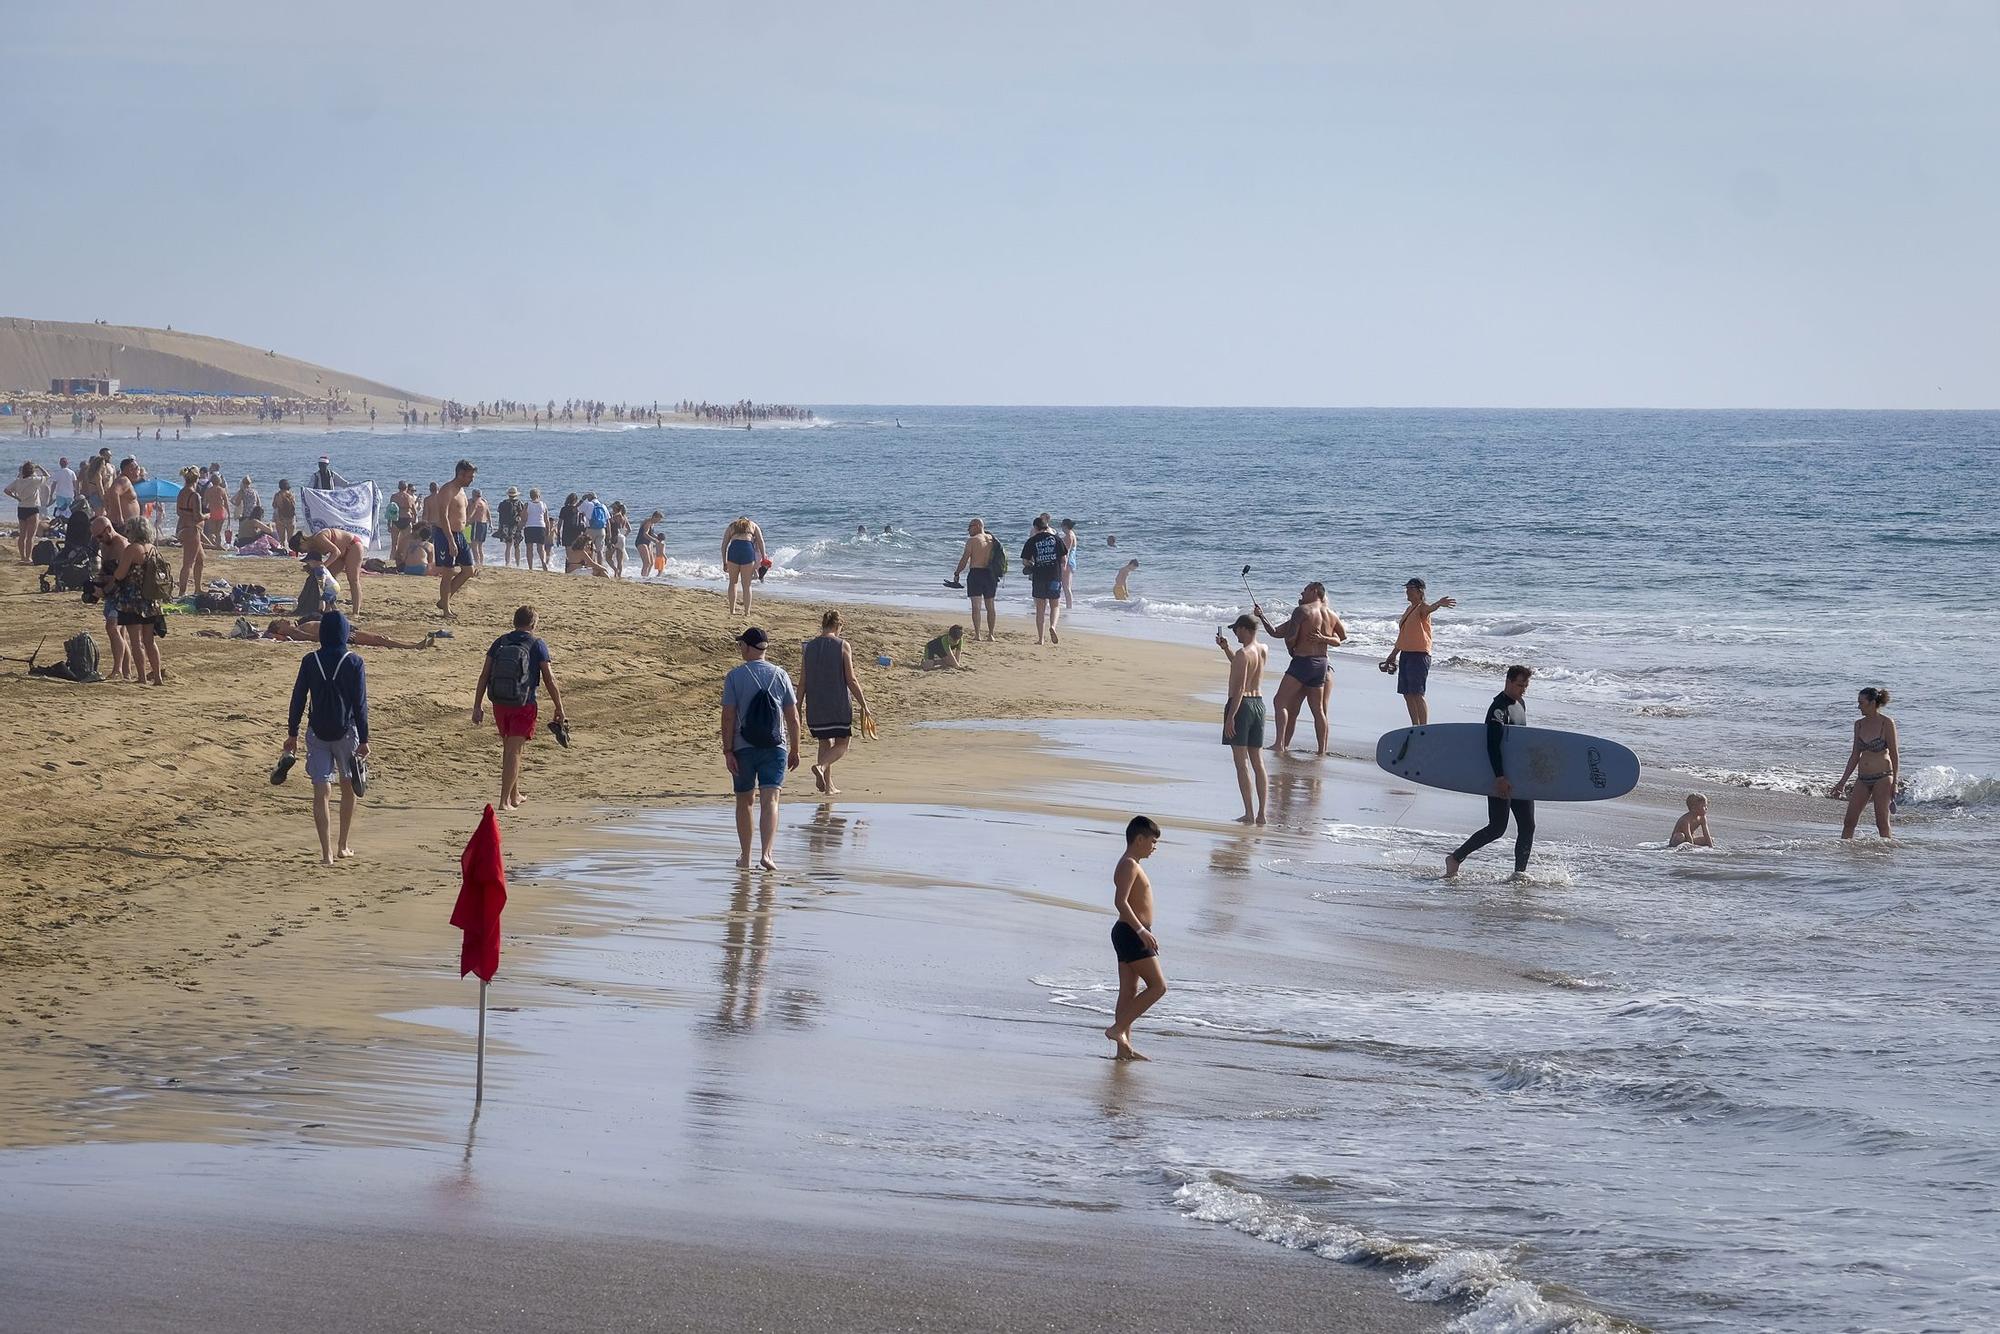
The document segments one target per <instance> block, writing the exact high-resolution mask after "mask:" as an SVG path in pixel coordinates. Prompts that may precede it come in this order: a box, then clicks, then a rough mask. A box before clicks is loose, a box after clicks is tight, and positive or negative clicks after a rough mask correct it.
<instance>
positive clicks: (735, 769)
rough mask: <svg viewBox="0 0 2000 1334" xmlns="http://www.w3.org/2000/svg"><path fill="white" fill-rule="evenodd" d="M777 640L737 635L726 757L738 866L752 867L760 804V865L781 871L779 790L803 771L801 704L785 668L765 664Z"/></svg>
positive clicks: (727, 695) (726, 693) (725, 716)
mask: <svg viewBox="0 0 2000 1334" xmlns="http://www.w3.org/2000/svg"><path fill="white" fill-rule="evenodd" d="M770 642H771V637H770V636H769V635H767V634H765V633H764V632H763V631H762V630H760V629H758V628H757V627H756V626H754V625H753V626H751V627H750V628H749V629H748V630H745V631H744V632H743V633H742V634H740V635H738V636H736V645H737V648H738V649H739V650H740V651H741V652H742V654H743V661H742V663H741V664H739V665H738V666H736V667H733V668H731V669H730V672H729V675H728V676H726V677H724V678H723V681H722V755H723V762H724V763H725V764H727V765H728V766H729V776H730V778H731V780H732V782H733V785H734V786H735V789H736V842H737V844H738V845H739V847H740V849H741V855H740V856H739V857H737V859H736V865H737V866H739V867H741V868H744V869H746V870H747V869H748V868H749V866H750V804H751V802H752V801H753V800H754V801H755V802H756V803H757V806H758V817H759V818H758V833H759V836H760V837H759V840H758V841H759V845H760V847H761V850H762V855H761V856H760V857H759V858H758V860H757V865H758V866H760V867H762V868H763V869H764V870H766V871H775V870H777V869H778V864H777V863H776V862H775V861H773V860H771V843H772V840H774V839H775V838H777V836H778V789H779V788H781V787H782V786H784V782H785V772H786V770H788V769H796V768H798V767H799V736H800V733H801V728H800V726H799V700H798V696H797V694H795V693H794V692H793V690H792V678H791V677H790V676H788V675H786V674H785V669H784V668H782V667H780V666H778V665H777V664H776V663H773V662H766V661H765V660H764V650H765V649H766V648H767V647H769V645H770Z"/></svg>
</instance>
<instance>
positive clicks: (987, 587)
mask: <svg viewBox="0 0 2000 1334" xmlns="http://www.w3.org/2000/svg"><path fill="white" fill-rule="evenodd" d="M965 532H966V538H965V549H964V550H962V551H960V552H959V553H958V566H957V568H955V569H953V570H952V572H951V582H950V584H949V585H948V586H949V587H954V588H955V587H957V586H958V577H959V576H960V575H964V576H965V596H966V597H968V598H970V599H971V600H972V637H973V638H974V639H978V638H980V634H979V617H980V613H982V612H984V613H985V616H986V635H985V637H986V638H987V639H989V640H990V639H992V638H993V599H994V597H995V596H996V595H998V593H999V592H1000V574H999V571H998V570H996V569H994V568H993V566H994V560H995V558H996V557H999V556H1000V555H1001V554H1002V553H1001V551H1000V539H998V538H996V537H994V536H993V534H991V533H989V532H987V531H986V523H985V521H984V520H982V519H974V520H973V521H972V522H971V523H969V524H967V525H966V528H965Z"/></svg>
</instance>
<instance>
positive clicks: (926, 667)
mask: <svg viewBox="0 0 2000 1334" xmlns="http://www.w3.org/2000/svg"><path fill="white" fill-rule="evenodd" d="M964 646H965V627H964V626H962V625H954V626H953V627H951V629H949V630H947V631H945V632H944V633H943V634H941V635H939V636H938V637H937V638H936V639H933V640H932V641H931V642H930V643H928V644H926V645H924V660H923V662H921V663H920V664H918V670H920V671H926V672H934V671H937V670H938V669H939V668H941V667H955V668H957V669H958V670H959V671H969V670H971V669H970V668H968V667H967V666H966V665H965V663H963V662H961V661H960V660H959V656H958V655H959V651H960V650H961V649H962V648H964Z"/></svg>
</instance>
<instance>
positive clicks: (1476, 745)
mask: <svg viewBox="0 0 2000 1334" xmlns="http://www.w3.org/2000/svg"><path fill="white" fill-rule="evenodd" d="M1500 761H1501V763H1502V764H1503V765H1504V766H1505V767H1506V770H1507V777H1508V779H1509V780H1510V781H1511V782H1512V783H1513V785H1514V796H1515V798H1516V799H1518V800H1521V801H1606V800H1609V799H1610V798H1612V797H1622V796H1624V795H1625V794H1626V793H1627V792H1630V791H1631V790H1632V789H1633V788H1634V787H1636V786H1638V783H1639V757H1638V756H1637V755H1634V754H1633V753H1632V752H1631V751H1630V750H1628V749H1626V748H1625V747H1624V746H1621V745H1619V744H1618V743H1617V742H1616V741H1606V740H1605V739H1604V738H1603V737H1595V736H1585V735H1584V734H1583V733H1581V732H1558V731H1554V730H1553V729H1550V728H1546V727H1510V728H1508V729H1506V732H1505V734H1504V737H1503V740H1502V742H1501V750H1500ZM1375 763H1377V764H1379V765H1381V766H1382V767H1383V768H1384V769H1387V770H1388V771H1389V772H1390V773H1392V774H1394V775H1396V777H1398V778H1404V779H1408V780H1409V781H1410V782H1412V783H1422V784H1423V785H1424V786H1426V787H1441V788H1444V789H1445V790H1446V791H1448V792H1468V793H1474V794H1477V795H1479V796H1482V797H1486V796H1491V795H1493V765H1492V762H1491V761H1490V760H1488V759H1487V757H1486V724H1485V723H1431V724H1429V725H1427V726H1424V727H1399V728H1397V729H1396V730H1395V731H1393V732H1385V733H1383V734H1382V739H1381V740H1380V741H1377V742H1376V743H1375Z"/></svg>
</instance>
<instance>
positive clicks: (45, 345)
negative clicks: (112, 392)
mask: <svg viewBox="0 0 2000 1334" xmlns="http://www.w3.org/2000/svg"><path fill="white" fill-rule="evenodd" d="M57 376H62V377H81V376H102V377H105V378H110V379H116V380H118V381H120V382H121V384H122V385H123V386H124V388H125V389H126V390H127V391H136V390H142V389H151V390H159V391H163V392H194V393H202V394H271V395H274V396H277V397H285V398H327V397H332V396H334V395H335V394H343V395H345V396H346V397H347V398H349V399H350V400H353V401H355V402H356V403H358V402H359V400H360V399H361V398H363V397H366V398H369V399H372V400H374V401H375V402H376V403H378V404H381V405H384V406H397V405H401V404H406V403H407V404H411V405H424V406H435V405H436V403H437V402H438V400H437V399H435V398H432V397H430V396H428V395H424V394H418V393H413V392H411V391H410V390H407V389H399V388H397V387H395V386H394V385H386V384H383V383H381V382H380V381H377V380H370V379H366V378H364V377H362V376H359V375H351V374H349V373H348V372H346V371H337V370H333V369H331V368H329V367H326V366H316V365H314V364H313V363H311V362H309V361H300V360H298V359H297V358H296V357H287V356H283V355H277V354H275V353H273V352H272V351H271V350H268V349H265V348H255V347H246V346H244V345H243V344H242V343H232V342H230V341H229V340H228V339H226V338H210V337H208V336H207V335H205V334H193V333H183V332H181V331H179V330H166V329H142V328H139V327H137V326H135V325H128V324H64V323H60V322H58V321H53V320H30V319H21V318H17V317H13V316H9V317H5V318H0V393H5V392H7V391H9V390H13V391H24V392H28V393H46V392H47V391H48V388H49V381H50V380H51V379H52V378H55V377H57Z"/></svg>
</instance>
